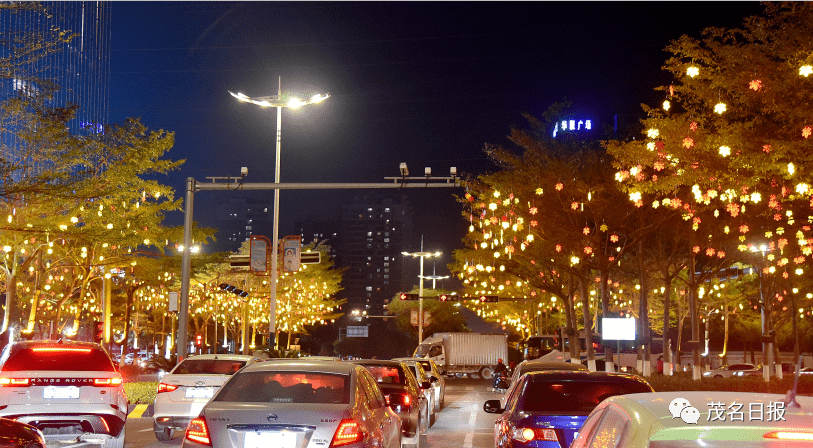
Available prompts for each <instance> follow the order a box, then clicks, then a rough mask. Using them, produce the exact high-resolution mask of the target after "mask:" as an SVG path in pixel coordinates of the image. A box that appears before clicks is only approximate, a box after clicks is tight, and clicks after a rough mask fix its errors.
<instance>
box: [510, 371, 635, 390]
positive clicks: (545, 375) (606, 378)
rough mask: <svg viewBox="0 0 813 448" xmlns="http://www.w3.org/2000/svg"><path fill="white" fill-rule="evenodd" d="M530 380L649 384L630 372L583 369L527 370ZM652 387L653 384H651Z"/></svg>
mask: <svg viewBox="0 0 813 448" xmlns="http://www.w3.org/2000/svg"><path fill="white" fill-rule="evenodd" d="M526 375H527V376H528V381H534V382H536V381H579V382H601V383H627V382H637V383H642V384H646V385H649V383H648V382H647V381H646V380H644V379H643V378H641V377H639V376H637V375H632V374H629V373H615V372H585V371H583V370H568V371H564V370H537V371H534V372H527V373H525V374H524V375H523V376H526ZM650 387H651V386H650Z"/></svg>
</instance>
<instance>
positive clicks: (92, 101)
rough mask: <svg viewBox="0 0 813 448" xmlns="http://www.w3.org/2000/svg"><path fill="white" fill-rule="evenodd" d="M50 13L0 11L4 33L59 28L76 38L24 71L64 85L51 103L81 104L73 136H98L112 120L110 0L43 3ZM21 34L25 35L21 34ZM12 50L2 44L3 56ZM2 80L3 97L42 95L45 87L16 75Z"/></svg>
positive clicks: (72, 125)
mask: <svg viewBox="0 0 813 448" xmlns="http://www.w3.org/2000/svg"><path fill="white" fill-rule="evenodd" d="M41 4H42V5H43V6H44V7H45V9H46V12H47V14H43V13H41V12H39V11H29V10H17V11H15V12H14V13H12V12H10V11H9V10H5V11H4V10H0V30H2V31H0V34H3V35H6V36H18V37H19V36H22V35H23V34H25V33H36V34H40V35H49V34H51V33H52V32H53V30H54V29H58V30H63V31H70V32H72V33H76V34H77V36H76V37H75V38H74V39H73V40H72V41H71V42H70V43H68V44H64V45H62V48H61V51H58V52H54V53H51V54H48V55H46V56H45V57H43V58H41V59H39V60H36V61H34V62H33V63H31V64H27V65H26V66H25V67H24V72H25V73H27V74H32V75H35V76H36V77H37V78H39V79H41V80H44V81H47V82H51V83H54V84H56V85H57V86H59V90H57V91H56V92H55V93H54V96H53V100H52V104H53V105H55V106H64V105H66V104H68V103H74V104H77V105H79V110H78V111H77V115H76V118H75V119H74V120H72V122H70V123H69V127H70V129H71V131H72V132H73V133H74V134H79V133H83V132H99V131H100V130H101V127H100V125H104V124H106V123H107V121H108V119H109V110H108V106H109V104H108V103H109V91H110V89H109V87H110V42H111V26H110V25H111V2H82V1H77V2H74V1H70V2H42V3H41ZM21 33H22V34H21ZM11 52H12V49H10V48H9V47H7V46H5V45H4V46H0V58H7V57H9V56H11V54H12V53H11ZM9 76H11V77H10V78H3V79H0V96H2V97H8V96H10V95H13V94H16V93H17V92H18V91H20V90H24V91H37V90H39V89H40V88H41V86H37V85H36V84H35V83H31V82H29V81H28V80H26V79H21V78H19V77H15V74H14V73H9Z"/></svg>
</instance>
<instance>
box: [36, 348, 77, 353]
mask: <svg viewBox="0 0 813 448" xmlns="http://www.w3.org/2000/svg"><path fill="white" fill-rule="evenodd" d="M32 350H33V351H35V352H81V353H90V350H91V349H89V348H80V347H34V348H33V349H32Z"/></svg>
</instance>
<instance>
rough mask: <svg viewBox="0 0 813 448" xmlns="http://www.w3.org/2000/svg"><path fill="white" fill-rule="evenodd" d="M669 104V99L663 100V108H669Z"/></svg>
mask: <svg viewBox="0 0 813 448" xmlns="http://www.w3.org/2000/svg"><path fill="white" fill-rule="evenodd" d="M671 106H672V104H671V103H670V102H669V100H666V101H664V102H663V110H669V108H670V107H671Z"/></svg>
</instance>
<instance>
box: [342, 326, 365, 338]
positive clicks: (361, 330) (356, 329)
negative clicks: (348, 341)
mask: <svg viewBox="0 0 813 448" xmlns="http://www.w3.org/2000/svg"><path fill="white" fill-rule="evenodd" d="M367 335H368V327H367V325H348V326H347V337H348V338H366V337H367Z"/></svg>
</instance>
